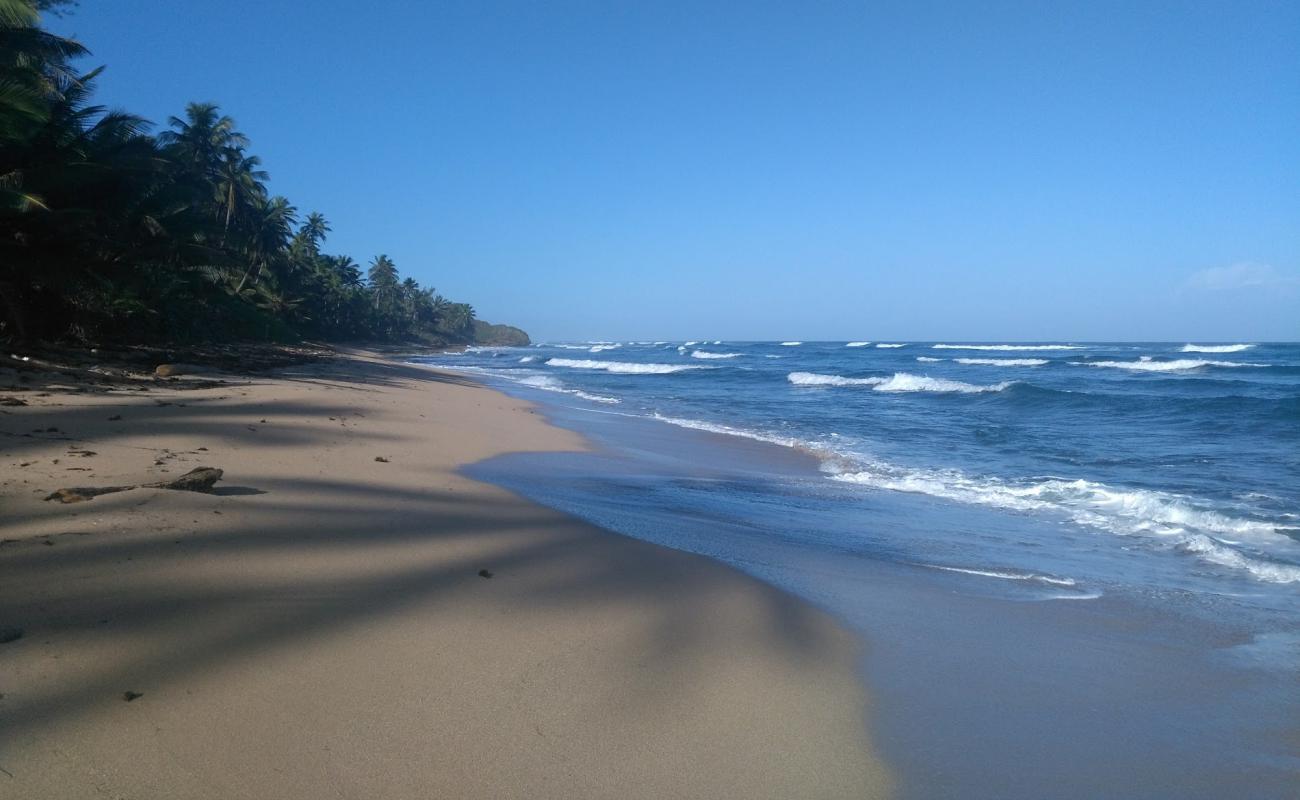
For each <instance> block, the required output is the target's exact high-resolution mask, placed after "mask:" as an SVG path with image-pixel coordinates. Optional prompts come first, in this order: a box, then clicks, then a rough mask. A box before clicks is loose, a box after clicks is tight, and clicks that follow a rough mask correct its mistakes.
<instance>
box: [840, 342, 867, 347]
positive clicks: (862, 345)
mask: <svg viewBox="0 0 1300 800" xmlns="http://www.w3.org/2000/svg"><path fill="white" fill-rule="evenodd" d="M869 344H871V342H849V343H848V344H846V345H844V346H845V347H866V346H867V345H869Z"/></svg>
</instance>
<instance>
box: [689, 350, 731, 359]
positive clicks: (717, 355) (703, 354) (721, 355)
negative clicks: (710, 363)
mask: <svg viewBox="0 0 1300 800" xmlns="http://www.w3.org/2000/svg"><path fill="white" fill-rule="evenodd" d="M741 355H743V353H706V352H705V351H703V350H696V351H694V352H693V353H691V358H740V356H741Z"/></svg>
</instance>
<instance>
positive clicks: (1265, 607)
mask: <svg viewBox="0 0 1300 800" xmlns="http://www.w3.org/2000/svg"><path fill="white" fill-rule="evenodd" d="M413 360H416V361H420V362H424V363H429V364H433V365H436V366H438V367H442V368H447V369H453V370H458V371H462V372H466V373H471V374H474V375H477V376H480V377H481V378H482V379H484V380H485V381H486V382H488V383H489V384H492V385H495V386H498V387H499V388H502V389H504V390H505V391H508V392H510V393H512V394H516V395H519V396H524V397H527V398H528V399H531V400H535V401H538V402H539V403H541V404H542V406H543V408H544V409H545V411H546V413H547V414H548V415H549V416H550V417H551V419H552V420H553V421H554V422H556V423H557V424H560V425H563V426H565V427H570V428H573V429H575V430H578V431H580V432H582V433H584V434H585V435H586V436H587V437H588V438H589V439H590V440H591V441H592V442H593V443H594V444H595V445H596V449H595V451H594V452H593V453H589V454H519V455H514V456H505V457H502V458H499V459H494V460H493V461H491V462H488V463H485V464H483V465H478V466H476V467H474V468H473V472H474V473H475V474H477V475H481V476H482V477H484V478H486V479H488V480H492V481H494V482H497V483H500V484H502V485H506V486H508V487H509V488H511V489H514V490H516V491H518V492H520V493H522V494H525V495H527V496H529V497H531V498H533V499H536V500H538V501H539V502H542V503H545V504H547V505H550V506H553V507H556V508H559V509H561V510H564V511H567V512H569V513H573V514H575V515H578V516H581V517H584V518H586V519H589V520H591V521H593V522H595V523H597V524H600V525H602V526H604V527H607V528H609V529H611V530H615V531H618V532H620V533H623V534H626V535H630V536H636V537H638V538H643V539H647V540H650V541H654V542H657V543H660V544H665V545H667V546H672V547H677V548H679V549H684V550H688V551H691V552H697V553H701V554H704V555H708V556H710V557H713V558H717V559H719V560H722V561H725V562H727V563H730V564H732V565H733V566H736V567H737V568H739V569H742V570H744V571H746V572H749V573H750V574H752V575H755V576H756V577H759V578H761V579H763V580H766V581H769V582H772V583H775V584H777V585H779V586H781V587H783V588H785V589H787V590H789V591H791V592H793V593H795V594H798V595H800V596H802V597H804V598H806V599H808V600H809V601H811V602H813V603H815V604H817V605H819V606H821V607H823V608H825V609H827V610H828V611H830V612H831V613H833V614H836V615H837V616H839V617H840V618H841V619H842V620H843V621H844V622H845V623H846V624H848V625H850V626H852V627H855V628H857V629H860V630H861V631H862V633H863V634H864V636H865V638H866V639H867V641H868V642H869V643H870V649H869V651H868V653H867V654H866V655H865V656H864V667H863V669H864V672H865V674H866V678H867V683H868V685H869V686H870V687H873V688H875V689H876V690H877V691H878V692H879V697H878V698H877V699H876V701H875V703H874V704H873V712H872V714H871V720H872V723H871V724H872V726H873V728H875V729H876V731H877V733H878V734H879V735H880V737H881V739H882V741H884V742H885V747H886V750H887V751H890V752H891V753H892V755H893V760H894V762H895V763H896V764H897V765H898V768H899V770H900V772H901V774H902V787H903V794H904V796H909V795H910V796H916V797H933V796H952V794H953V793H956V794H959V795H960V796H965V797H978V796H988V797H1043V796H1053V797H1071V796H1078V797H1095V796H1125V797H1202V796H1203V797H1216V796H1229V795H1228V794H1224V793H1225V792H1227V793H1229V794H1230V796H1235V797H1273V796H1284V795H1283V794H1279V792H1286V791H1289V790H1294V788H1295V786H1297V785H1300V782H1297V781H1300V746H1298V745H1297V742H1300V345H1296V344H1272V343H1216V344H1203V343H1182V342H1179V343H1084V342H1079V343H1072V342H1040V343H1007V342H967V341H945V342H874V341H871V342H868V341H855V342H843V341H840V342H795V341H786V342H724V341H704V340H701V341H687V342H681V341H673V342H669V341H656V342H556V343H546V344H540V345H534V346H530V347H521V348H492V347H474V348H469V349H468V350H467V351H466V352H464V353H456V354H441V355H436V356H427V357H417V358H414V359H413ZM1031 756H1032V757H1031Z"/></svg>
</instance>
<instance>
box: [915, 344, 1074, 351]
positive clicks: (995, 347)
mask: <svg viewBox="0 0 1300 800" xmlns="http://www.w3.org/2000/svg"><path fill="white" fill-rule="evenodd" d="M933 348H934V349H935V350H1084V349H1086V348H1084V346H1083V345H1080V344H936V345H933Z"/></svg>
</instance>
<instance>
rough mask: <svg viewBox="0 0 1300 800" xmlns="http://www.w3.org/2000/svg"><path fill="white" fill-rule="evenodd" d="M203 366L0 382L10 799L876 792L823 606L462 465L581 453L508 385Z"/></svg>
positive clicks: (396, 368)
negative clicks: (189, 482)
mask: <svg viewBox="0 0 1300 800" xmlns="http://www.w3.org/2000/svg"><path fill="white" fill-rule="evenodd" d="M204 377H205V378H211V377H213V376H204ZM219 377H221V378H222V379H223V382H222V383H220V384H216V385H212V386H210V387H209V388H198V389H194V388H190V389H181V388H179V387H182V386H185V385H186V382H187V380H188V379H181V380H179V381H175V380H173V381H150V382H149V385H150V388H149V389H148V390H147V391H136V390H132V389H130V388H119V389H114V390H112V391H85V390H84V389H85V388H86V387H85V386H77V385H72V386H69V387H67V388H59V387H51V386H49V385H48V381H47V382H46V385H44V386H41V385H40V384H41V382H40V381H36V382H33V383H31V384H29V386H28V387H27V388H30V389H39V388H45V389H46V391H49V394H48V395H46V396H39V395H41V394H42V392H40V391H26V392H21V393H15V392H11V391H5V390H0V394H5V395H9V396H14V397H19V398H21V399H23V400H26V401H27V403H28V405H27V406H11V407H3V408H0V411H2V412H4V413H2V414H0V523H2V525H3V534H0V535H2V536H3V538H4V539H5V540H6V541H5V542H4V544H3V545H2V546H0V629H5V628H8V629H10V635H12V634H13V633H14V632H15V631H14V630H13V629H15V628H18V629H21V630H22V636H21V638H18V639H16V640H14V641H9V642H7V643H3V644H0V693H3V695H2V697H0V770H3V771H0V798H11V797H12V798H24V799H25V800H37V799H38V798H59V800H73V799H75V798H103V797H111V798H167V800H181V799H182V798H221V799H222V800H231V799H232V798H250V799H251V798H257V799H258V800H263V799H264V798H290V799H291V798H311V799H312V800H317V799H318V798H365V799H366V800H376V799H378V798H459V797H470V798H508V797H520V798H524V797H528V798H551V797H553V798H578V797H602V798H605V797H607V798H633V797H646V798H669V797H674V798H676V797H700V798H704V797H708V798H718V797H738V798H757V797H772V798H795V797H799V798H803V797H854V798H866V797H880V796H886V795H887V793H888V787H889V778H888V774H887V771H886V770H885V769H884V768H883V767H882V765H881V763H880V761H879V759H878V757H877V756H876V755H875V753H874V751H873V748H872V746H871V743H870V741H869V740H868V738H867V734H866V715H867V708H866V703H867V698H866V697H865V695H864V693H863V691H862V688H861V687H860V685H859V683H858V681H857V679H856V674H855V673H856V670H855V667H856V661H857V659H858V657H859V643H857V642H856V640H855V639H854V638H853V637H852V636H850V635H849V634H847V633H846V632H844V631H843V630H842V629H840V628H839V627H838V626H837V625H836V624H835V623H834V622H833V621H832V620H830V619H829V618H827V617H826V616H825V615H824V614H822V613H820V612H818V611H816V610H814V609H811V608H809V607H808V606H806V605H804V604H802V603H800V602H798V601H796V600H794V599H792V598H790V597H788V596H786V595H784V594H783V593H781V592H779V591H777V590H775V589H772V588H770V587H767V586H764V585H762V584H760V583H758V582H756V581H754V580H751V579H749V578H747V577H745V576H743V575H741V574H739V573H737V572H735V571H733V570H731V569H729V568H727V567H725V566H722V565H719V564H717V563H714V562H711V561H708V560H706V559H703V558H700V557H696V556H692V555H687V554H683V553H679V552H676V551H672V550H667V549H663V548H659V547H656V546H653V545H650V544H646V543H643V542H639V541H635V540H631V539H627V538H624V537H621V536H617V535H614V534H611V533H608V532H605V531H602V530H600V529H597V528H594V527H591V526H589V525H586V524H584V523H581V522H578V521H575V520H573V519H571V518H569V517H566V516H564V515H562V514H559V513H556V512H553V511H550V510H547V509H544V508H541V507H539V506H537V505H534V504H532V503H529V502H527V501H524V500H522V499H520V498H518V497H516V496H515V495H512V494H511V493H509V492H507V491H505V490H503V489H500V488H497V487H494V486H490V485H486V484H483V483H478V482H475V481H471V480H469V479H467V478H465V477H462V476H461V475H459V474H457V472H456V468H457V466H458V465H462V464H465V463H469V462H473V461H477V460H480V459H483V458H487V457H489V456H492V455H495V454H498V453H503V452H508V451H518V450H539V449H573V448H580V447H582V446H583V444H582V442H581V441H580V440H579V439H578V438H577V437H576V436H575V435H574V434H571V433H569V432H566V431H563V430H560V429H557V428H554V427H551V426H548V425H547V424H545V423H544V422H543V421H542V419H541V418H540V417H539V416H537V415H535V414H534V413H533V410H532V409H531V408H530V407H529V405H528V404H526V403H524V402H521V401H518V400H514V399H511V398H509V397H506V396H504V395H501V394H499V393H497V392H494V391H491V390H488V389H485V388H482V387H480V386H478V385H476V384H474V383H472V382H470V381H467V380H465V379H462V378H459V377H455V376H451V375H447V374H440V373H436V372H433V371H430V370H424V369H421V368H418V367H411V366H406V365H402V364H398V363H393V362H388V361H384V360H382V359H380V358H377V357H373V356H369V355H365V354H360V353H352V354H349V355H348V356H346V357H340V358H339V359H337V360H334V361H330V362H325V363H321V364H313V365H308V366H303V367H297V368H289V369H284V370H280V371H277V372H275V373H272V374H270V375H264V376H259V377H251V378H250V377H238V376H219ZM189 382H190V383H192V382H193V381H189ZM51 429H57V430H51ZM38 430H39V431H40V432H36V431H38ZM85 452H93V455H86V454H84V453H85ZM377 457H378V458H384V459H387V461H386V462H381V461H377V460H376V458H377ZM200 465H203V466H212V467H220V468H222V469H224V470H225V478H224V480H223V481H222V482H221V483H219V484H218V485H217V487H218V488H217V493H215V494H211V495H208V494H196V493H189V492H173V491H167V490H160V489H137V490H133V491H128V492H123V493H120V494H112V495H105V496H101V497H98V498H95V499H93V500H90V501H87V502H84V503H76V504H70V505H63V504H59V503H56V502H43V501H42V499H41V498H42V497H44V496H45V495H46V494H48V493H49V492H52V491H53V490H55V489H57V488H60V487H65V486H101V485H112V484H121V483H140V482H144V481H153V480H159V479H163V478H168V477H174V476H177V475H180V474H182V473H183V472H184V471H186V470H188V469H190V468H192V467H195V466H200ZM480 570H488V571H490V572H491V573H492V577H491V578H484V577H480V575H479V571H480ZM0 638H7V637H4V636H0ZM127 692H130V693H138V694H139V697H136V698H135V699H133V700H131V701H127V700H126V699H125V697H127V696H129V695H126V694H125V693H127Z"/></svg>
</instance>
